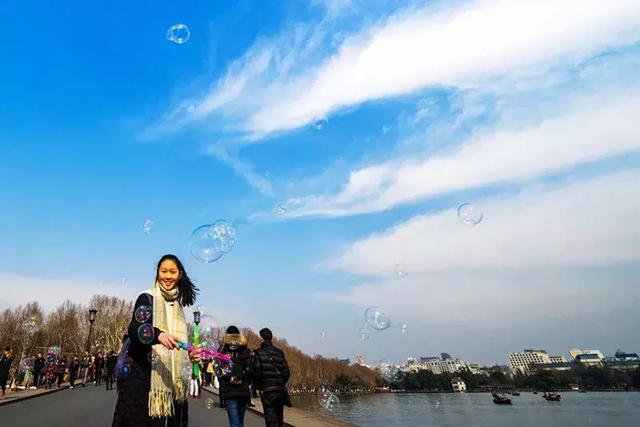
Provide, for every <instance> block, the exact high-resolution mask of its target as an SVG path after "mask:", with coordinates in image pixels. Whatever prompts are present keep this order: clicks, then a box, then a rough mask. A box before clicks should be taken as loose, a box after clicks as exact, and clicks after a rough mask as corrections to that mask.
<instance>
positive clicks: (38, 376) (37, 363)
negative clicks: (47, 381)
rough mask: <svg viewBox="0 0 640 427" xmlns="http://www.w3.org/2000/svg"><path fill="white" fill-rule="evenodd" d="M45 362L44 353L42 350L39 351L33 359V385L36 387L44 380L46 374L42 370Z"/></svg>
mask: <svg viewBox="0 0 640 427" xmlns="http://www.w3.org/2000/svg"><path fill="white" fill-rule="evenodd" d="M44 363H45V360H44V356H43V355H42V352H41V351H39V352H38V354H37V355H36V357H35V358H34V360H33V385H35V386H36V387H38V386H39V385H40V383H41V382H42V377H43V376H44V372H42V369H43V368H44Z"/></svg>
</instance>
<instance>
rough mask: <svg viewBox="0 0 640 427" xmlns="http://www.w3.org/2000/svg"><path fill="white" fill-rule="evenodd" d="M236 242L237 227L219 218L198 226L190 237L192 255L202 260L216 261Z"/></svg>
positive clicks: (229, 250)
mask: <svg viewBox="0 0 640 427" xmlns="http://www.w3.org/2000/svg"><path fill="white" fill-rule="evenodd" d="M235 244H236V229H235V228H234V227H233V225H231V224H230V223H229V222H227V221H224V220H218V221H216V222H214V223H213V224H208V225H201V226H200V227H198V228H196V229H195V230H194V231H193V233H192V234H191V238H190V239H189V247H190V249H191V255H193V256H194V258H195V259H197V260H199V261H202V262H214V261H217V260H218V259H220V257H222V256H223V255H224V254H226V253H229V252H231V250H232V249H233V247H234V246H235Z"/></svg>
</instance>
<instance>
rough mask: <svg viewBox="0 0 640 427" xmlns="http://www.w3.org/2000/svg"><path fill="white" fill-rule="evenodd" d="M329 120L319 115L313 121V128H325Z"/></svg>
mask: <svg viewBox="0 0 640 427" xmlns="http://www.w3.org/2000/svg"><path fill="white" fill-rule="evenodd" d="M328 124H329V122H328V121H327V119H326V118H324V117H318V118H316V119H315V120H314V121H313V128H314V129H315V130H324V129H326V128H327V125H328Z"/></svg>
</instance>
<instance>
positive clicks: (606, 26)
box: [162, 0, 640, 137]
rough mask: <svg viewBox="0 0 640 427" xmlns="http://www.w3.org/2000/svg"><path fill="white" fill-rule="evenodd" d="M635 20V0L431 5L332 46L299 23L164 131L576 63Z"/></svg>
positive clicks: (254, 123)
mask: <svg viewBox="0 0 640 427" xmlns="http://www.w3.org/2000/svg"><path fill="white" fill-rule="evenodd" d="M341 3H344V2H338V4H341ZM639 21H640V3H638V2H637V1H636V0H618V1H616V2H610V1H605V0H586V1H585V0H568V1H563V2H557V1H553V0H542V1H541V0H530V1H525V0H519V1H512V0H477V1H470V2H454V3H453V6H449V7H445V5H444V4H439V5H437V6H434V5H433V4H431V3H429V4H427V5H426V6H424V7H422V8H413V7H412V8H409V9H403V10H400V11H398V12H396V13H393V14H391V15H390V16H389V17H388V18H387V19H384V20H382V21H380V22H378V23H377V24H374V25H373V26H369V27H366V28H364V29H362V30H361V31H359V32H356V33H355V34H353V35H352V36H350V37H348V38H345V39H344V40H339V45H338V46H337V48H335V49H331V48H330V47H328V46H326V43H325V42H326V41H327V40H329V39H330V33H331V32H333V33H334V34H335V33H336V30H337V29H335V28H330V29H331V30H332V31H331V32H330V31H328V28H327V27H324V28H322V29H320V30H318V29H317V28H316V27H314V26H310V27H306V28H305V27H304V26H300V27H299V29H298V31H293V32H290V33H291V34H292V35H291V36H288V35H286V33H285V34H282V35H280V36H278V37H275V38H274V39H272V40H260V41H259V42H257V43H256V45H255V46H254V47H253V48H251V49H250V50H249V51H248V52H247V53H246V54H245V55H244V56H243V58H241V59H240V60H238V61H236V62H235V63H233V64H232V65H231V66H230V68H229V71H228V73H227V74H226V75H225V76H224V77H223V78H221V79H220V80H218V81H217V82H216V83H215V84H214V85H213V87H212V89H211V90H210V91H208V92H207V93H206V94H205V95H204V96H197V97H194V98H193V99H191V100H187V101H185V102H183V103H182V104H180V105H179V106H178V107H177V108H176V109H174V110H173V111H171V112H170V113H169V114H168V115H167V116H166V117H165V119H164V120H163V125H162V127H164V128H167V129H175V128H177V127H180V126H184V125H185V124H187V123H192V122H197V121H198V120H202V119H204V118H206V117H210V116H211V115H212V114H215V115H217V116H219V117H221V118H222V122H221V123H222V124H223V126H226V127H228V128H230V129H234V130H236V131H241V132H247V133H249V134H250V135H252V136H253V137H259V136H260V135H265V134H268V133H271V132H274V131H278V130H287V129H294V128H297V127H300V126H303V125H305V124H306V123H308V122H309V121H311V120H312V119H313V118H314V117H317V116H319V115H324V114H328V113H330V112H333V111H337V110H339V109H341V108H343V107H347V106H351V105H357V104H360V103H362V102H365V101H368V100H373V99H380V98H385V97H392V96H398V95H403V94H408V93H412V92H415V91H417V90H421V89H423V88H425V87H429V86H434V85H451V86H456V87H460V88H468V87H475V86H477V85H479V84H482V82H483V81H485V80H487V79H492V78H496V77H500V76H504V75H510V76H513V75H530V74H532V73H542V72H544V71H545V70H547V69H549V67H552V66H554V65H557V64H558V63H568V64H573V63H575V62H576V61H579V60H581V59H584V58H587V57H589V56H591V55H593V54H595V53H597V52H600V51H601V50H603V49H606V48H609V47H613V46H621V45H625V44H629V43H633V42H635V41H637V40H638V39H639V38H640V26H638V25H637V23H638V22H639ZM324 25H327V24H326V22H325V23H324Z"/></svg>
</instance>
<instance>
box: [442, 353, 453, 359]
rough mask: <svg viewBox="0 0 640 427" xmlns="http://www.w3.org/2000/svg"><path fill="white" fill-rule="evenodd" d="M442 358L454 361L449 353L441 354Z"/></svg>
mask: <svg viewBox="0 0 640 427" xmlns="http://www.w3.org/2000/svg"><path fill="white" fill-rule="evenodd" d="M440 357H441V358H442V360H451V359H453V357H451V356H450V355H449V353H440Z"/></svg>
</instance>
